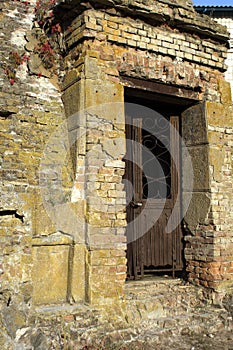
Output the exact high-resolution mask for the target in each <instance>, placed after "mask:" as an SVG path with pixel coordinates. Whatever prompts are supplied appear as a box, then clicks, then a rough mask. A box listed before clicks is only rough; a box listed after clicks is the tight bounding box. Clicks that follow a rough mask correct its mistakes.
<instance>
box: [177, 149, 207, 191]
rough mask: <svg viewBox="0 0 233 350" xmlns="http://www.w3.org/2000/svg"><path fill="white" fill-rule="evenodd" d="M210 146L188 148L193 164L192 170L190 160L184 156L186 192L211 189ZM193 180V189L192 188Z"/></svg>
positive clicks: (184, 185) (184, 186) (184, 184)
mask: <svg viewBox="0 0 233 350" xmlns="http://www.w3.org/2000/svg"><path fill="white" fill-rule="evenodd" d="M208 151H209V149H208V146H207V145H202V146H196V147H195V146H192V147H189V148H188V152H189V156H190V158H191V162H192V168H191V167H190V163H189V158H188V157H186V155H183V179H182V184H183V189H184V191H186V190H188V191H192V190H194V191H200V190H208V189H209V188H210V183H209V159H208V158H209V157H208ZM191 178H193V188H190V186H191V181H190V179H191Z"/></svg>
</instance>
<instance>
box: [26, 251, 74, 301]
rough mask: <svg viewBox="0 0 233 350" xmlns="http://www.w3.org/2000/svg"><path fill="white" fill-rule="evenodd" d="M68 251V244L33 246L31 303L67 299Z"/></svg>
mask: <svg viewBox="0 0 233 350" xmlns="http://www.w3.org/2000/svg"><path fill="white" fill-rule="evenodd" d="M69 253H70V246H68V245H48V246H33V248H32V260H33V268H32V280H33V287H34V288H33V298H32V300H33V304H36V305H38V304H54V303H55V304H56V303H63V302H66V301H67V286H68V276H69V271H68V266H69V265H68V261H69Z"/></svg>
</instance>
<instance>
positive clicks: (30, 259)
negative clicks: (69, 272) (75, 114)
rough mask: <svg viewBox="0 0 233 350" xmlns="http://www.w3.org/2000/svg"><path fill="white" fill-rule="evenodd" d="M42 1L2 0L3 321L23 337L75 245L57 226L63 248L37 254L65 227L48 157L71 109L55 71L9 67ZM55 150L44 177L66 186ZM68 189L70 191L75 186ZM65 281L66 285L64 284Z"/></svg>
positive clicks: (66, 173) (10, 332)
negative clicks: (10, 74) (56, 207)
mask: <svg viewBox="0 0 233 350" xmlns="http://www.w3.org/2000/svg"><path fill="white" fill-rule="evenodd" d="M34 7H35V2H34V1H31V2H29V3H28V5H27V6H26V5H25V3H24V2H15V1H2V2H1V4H0V8H1V12H0V33H1V49H0V57H1V58H0V62H1V69H0V86H1V92H0V104H1V107H0V125H1V126H0V144H1V146H0V149H1V158H0V159H1V169H0V172H1V176H0V182H1V204H0V215H1V217H0V232H1V234H0V239H1V253H0V264H1V293H0V299H1V306H0V307H1V321H0V323H1V332H2V330H3V329H5V330H6V332H7V333H6V334H8V335H9V336H10V337H12V338H14V337H15V335H16V331H17V329H18V328H21V327H23V326H24V325H25V324H26V313H27V312H28V310H29V308H30V305H31V303H32V298H34V297H35V298H36V299H37V297H36V295H35V294H37V295H38V297H39V299H40V300H41V299H43V295H45V291H46V290H47V291H48V290H49V288H51V285H50V282H49V280H48V276H47V271H48V268H49V265H50V264H52V263H53V262H54V261H56V259H61V257H62V258H63V255H64V259H67V250H68V247H70V241H69V239H66V241H65V239H63V237H62V236H63V235H62V234H59V233H57V235H56V236H57V237H56V239H57V244H58V248H60V249H59V251H57V249H54V251H53V258H52V256H51V255H50V258H51V259H53V260H54V261H49V258H48V257H45V259H44V261H43V262H42V259H43V257H42V256H39V255H38V254H37V251H38V246H39V245H40V246H41V251H40V254H43V252H44V251H46V249H48V252H49V251H51V249H52V248H53V247H51V244H48V242H42V241H41V240H40V242H39V240H38V237H39V236H47V237H50V235H51V234H53V233H55V234H56V232H57V230H59V228H56V226H55V225H54V222H52V221H51V219H50V218H49V216H48V215H47V211H46V208H45V207H46V206H47V208H48V206H49V204H52V203H49V200H48V201H47V199H46V198H45V196H44V197H43V195H42V192H41V188H42V187H43V186H44V184H45V183H44V178H43V171H42V172H41V170H43V164H42V163H41V159H43V154H44V151H45V145H46V143H47V142H48V141H49V138H50V135H52V134H53V132H54V130H55V129H56V128H57V126H58V125H60V124H61V123H62V121H63V120H64V117H65V115H64V108H63V105H62V101H61V94H60V92H59V90H58V88H57V86H56V85H54V84H53V82H52V81H50V80H49V79H48V78H46V77H43V76H42V77H39V76H35V75H30V74H29V73H28V68H27V65H26V62H25V63H24V64H23V65H21V66H20V69H19V70H18V72H17V75H16V78H17V80H16V81H15V83H14V84H13V85H11V84H10V82H9V79H8V78H7V75H6V74H5V72H4V65H5V64H7V62H8V59H9V54H10V52H17V53H18V54H19V55H21V54H23V53H24V52H25V45H26V40H25V35H26V34H28V33H29V32H30V30H31V28H32V24H33V18H34ZM50 155H51V157H50V158H49V157H48V158H47V162H48V163H49V164H50V167H49V169H50V173H48V172H47V173H46V174H44V177H45V178H46V179H47V181H50V189H51V191H52V188H53V187H56V186H57V187H59V186H58V179H60V174H56V173H55V171H54V169H55V165H57V164H58V163H59V156H57V155H55V152H54V150H52V151H51V153H50ZM67 164H68V158H67V160H66V161H65V164H64V165H65V167H64V171H63V180H62V181H63V183H64V186H67V188H69V184H70V183H71V177H72V172H71V171H70V167H69V168H68V167H66V166H67ZM66 169H67V170H66ZM55 170H56V169H55ZM47 185H48V184H47ZM47 185H46V186H47ZM41 186H42V187H41ZM46 186H45V188H46ZM67 195H68V196H69V194H68V192H67ZM48 240H49V238H48ZM51 241H52V239H51ZM46 255H47V254H46ZM65 255H66V256H65ZM46 259H48V260H46ZM62 264H63V265H64V266H66V265H67V261H66V260H64V261H62ZM63 265H62V266H63ZM61 268H62V267H61ZM35 270H36V271H37V272H36V276H37V277H36V280H42V281H43V282H42V284H41V285H40V286H38V288H37V285H36V284H35ZM58 272H59V271H58ZM54 273H56V272H54ZM65 273H66V272H65V271H64V274H65ZM57 278H59V276H57ZM60 278H63V275H62V276H61V277H60ZM33 283H34V288H33ZM58 284H59V282H58ZM66 288H67V287H65V291H63V292H62V293H60V294H62V295H59V296H58V300H59V299H62V300H63V299H64V294H65V298H66ZM52 289H53V288H52ZM62 289H63V290H64V286H62ZM51 293H52V294H53V293H54V290H53V291H52V292H51ZM46 299H47V298H46V297H45V299H44V300H45V301H50V299H47V300H46ZM1 341H4V338H3V340H1ZM2 346H3V344H2V343H1V347H2Z"/></svg>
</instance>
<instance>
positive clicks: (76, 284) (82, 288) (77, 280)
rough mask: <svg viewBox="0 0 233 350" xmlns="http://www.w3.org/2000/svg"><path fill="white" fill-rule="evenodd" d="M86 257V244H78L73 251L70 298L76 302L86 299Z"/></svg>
mask: <svg viewBox="0 0 233 350" xmlns="http://www.w3.org/2000/svg"><path fill="white" fill-rule="evenodd" d="M86 259H87V249H86V246H84V245H78V244H76V245H75V246H74V251H73V263H72V273H71V281H70V282H71V285H70V287H69V288H70V293H69V294H70V298H71V300H74V301H75V302H84V301H85V300H86Z"/></svg>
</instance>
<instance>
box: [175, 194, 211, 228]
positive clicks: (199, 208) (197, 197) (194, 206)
mask: <svg viewBox="0 0 233 350" xmlns="http://www.w3.org/2000/svg"><path fill="white" fill-rule="evenodd" d="M189 199H190V194H187V193H185V192H184V193H183V204H182V205H183V212H184V219H185V222H186V223H187V224H188V228H189V229H190V230H191V231H192V230H194V229H196V228H197V227H198V226H199V225H200V224H205V223H206V221H207V219H208V214H209V211H210V195H209V194H208V193H204V192H199V193H192V197H191V201H190V203H188V202H189ZM186 210H187V212H186Z"/></svg>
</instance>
